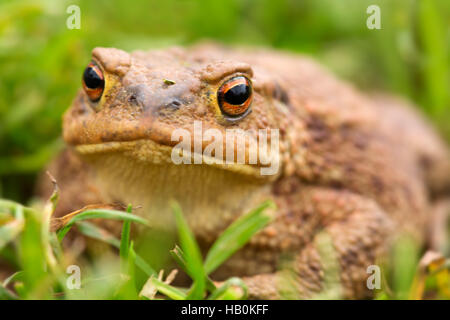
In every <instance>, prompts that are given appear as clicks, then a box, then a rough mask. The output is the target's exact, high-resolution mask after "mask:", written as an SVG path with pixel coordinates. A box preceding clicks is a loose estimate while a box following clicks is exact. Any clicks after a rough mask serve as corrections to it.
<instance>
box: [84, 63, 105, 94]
mask: <svg viewBox="0 0 450 320" xmlns="http://www.w3.org/2000/svg"><path fill="white" fill-rule="evenodd" d="M83 80H84V83H85V84H86V87H88V88H89V89H97V88H99V87H101V86H103V79H102V78H100V76H99V75H98V74H97V72H95V70H94V68H93V67H87V68H86V70H84V74H83Z"/></svg>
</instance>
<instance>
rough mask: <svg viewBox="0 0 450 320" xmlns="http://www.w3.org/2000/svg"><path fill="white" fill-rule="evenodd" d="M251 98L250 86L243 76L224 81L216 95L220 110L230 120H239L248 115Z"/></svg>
mask: <svg viewBox="0 0 450 320" xmlns="http://www.w3.org/2000/svg"><path fill="white" fill-rule="evenodd" d="M252 98H253V92H252V84H251V82H250V80H249V79H247V78H246V77H244V76H237V77H234V78H231V79H230V80H228V81H226V82H225V83H224V84H222V86H221V87H220V88H219V91H218V93H217V99H218V101H219V106H220V110H221V111H222V113H223V114H225V115H226V116H228V117H231V118H239V119H241V118H242V117H243V116H245V115H247V114H248V113H250V104H251V103H252Z"/></svg>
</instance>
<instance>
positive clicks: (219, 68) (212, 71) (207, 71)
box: [200, 61, 253, 82]
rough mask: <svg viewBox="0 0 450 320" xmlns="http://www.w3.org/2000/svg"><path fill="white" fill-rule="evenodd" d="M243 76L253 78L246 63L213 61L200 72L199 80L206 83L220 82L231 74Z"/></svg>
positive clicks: (251, 71) (250, 69)
mask: <svg viewBox="0 0 450 320" xmlns="http://www.w3.org/2000/svg"><path fill="white" fill-rule="evenodd" d="M239 73H240V74H245V75H246V76H247V77H248V78H251V77H252V76H253V70H252V68H251V67H250V65H248V64H247V63H243V62H235V61H215V62H214V63H210V64H208V65H207V66H205V67H204V68H203V69H202V70H201V71H200V74H201V79H202V80H205V81H208V82H215V81H218V80H222V79H224V78H225V77H227V76H229V75H232V74H239Z"/></svg>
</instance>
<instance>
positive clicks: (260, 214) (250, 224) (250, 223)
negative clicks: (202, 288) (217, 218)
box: [204, 201, 275, 274]
mask: <svg viewBox="0 0 450 320" xmlns="http://www.w3.org/2000/svg"><path fill="white" fill-rule="evenodd" d="M268 208H275V204H274V203H273V202H272V201H266V202H264V203H263V204H261V205H260V206H259V207H258V208H256V209H254V210H253V211H251V212H250V213H248V214H246V215H244V216H242V217H240V218H239V219H237V220H236V221H235V222H233V223H232V224H231V225H230V226H229V227H228V228H227V229H226V230H225V231H224V232H223V233H222V234H221V235H220V236H219V238H218V239H217V240H216V241H215V242H214V244H213V245H212V246H211V249H210V250H209V252H208V255H207V256H206V260H205V264H204V267H205V272H206V274H210V273H211V272H213V271H214V270H216V269H217V268H218V267H219V266H220V265H221V264H222V263H223V262H224V261H225V260H227V259H228V258H229V257H230V256H231V255H232V254H234V253H235V252H236V251H237V250H239V249H240V248H242V247H243V246H244V245H245V244H246V243H247V242H248V240H250V238H251V237H252V236H253V235H254V234H255V233H256V232H258V231H260V230H261V229H262V228H264V227H265V226H266V225H267V224H268V223H269V222H270V220H271V216H270V215H268V214H266V213H265V212H264V211H265V210H266V209H268Z"/></svg>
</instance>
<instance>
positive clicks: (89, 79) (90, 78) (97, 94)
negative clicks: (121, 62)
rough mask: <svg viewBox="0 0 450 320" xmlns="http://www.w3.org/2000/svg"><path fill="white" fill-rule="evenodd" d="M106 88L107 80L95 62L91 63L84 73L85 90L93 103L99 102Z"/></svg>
mask: <svg viewBox="0 0 450 320" xmlns="http://www.w3.org/2000/svg"><path fill="white" fill-rule="evenodd" d="M104 87H105V79H104V77H103V72H102V70H100V68H99V67H98V66H97V65H96V64H95V63H94V62H91V63H89V65H88V66H87V67H86V69H85V70H84V73H83V89H84V91H85V92H86V94H87V95H88V97H89V99H91V100H92V101H97V100H99V99H100V98H101V96H102V93H103V88H104Z"/></svg>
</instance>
